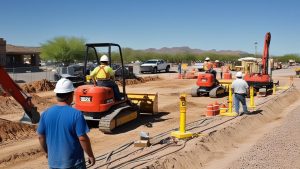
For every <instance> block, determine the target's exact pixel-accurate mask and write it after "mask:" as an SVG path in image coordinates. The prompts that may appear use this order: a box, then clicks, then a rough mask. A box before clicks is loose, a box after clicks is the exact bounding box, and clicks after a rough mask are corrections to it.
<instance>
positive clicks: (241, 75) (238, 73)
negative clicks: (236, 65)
mask: <svg viewBox="0 0 300 169" xmlns="http://www.w3.org/2000/svg"><path fill="white" fill-rule="evenodd" d="M235 77H243V73H242V72H236V74H235Z"/></svg>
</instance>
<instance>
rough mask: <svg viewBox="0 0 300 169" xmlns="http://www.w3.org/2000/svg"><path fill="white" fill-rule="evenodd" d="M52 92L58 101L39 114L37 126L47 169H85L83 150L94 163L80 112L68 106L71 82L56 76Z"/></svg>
mask: <svg viewBox="0 0 300 169" xmlns="http://www.w3.org/2000/svg"><path fill="white" fill-rule="evenodd" d="M54 92H55V93H56V97H57V101H58V103H57V104H56V105H54V106H52V107H50V108H49V109H47V110H46V111H45V112H44V113H43V114H42V115H41V119H40V122H39V126H38V129H37V133H38V136H39V141H40V144H41V146H42V149H43V151H44V152H45V153H46V156H47V157H48V163H49V168H86V164H85V159H84V152H85V153H86V154H87V155H88V160H89V163H90V164H91V165H94V164H95V157H94V154H93V151H92V147H91V143H90V139H89V137H88V136H87V133H88V132H89V131H90V130H89V128H88V126H87V123H86V121H85V119H84V117H83V115H82V113H81V112H80V111H78V110H76V109H74V108H72V107H71V106H70V105H71V103H72V102H73V95H74V87H73V84H72V82H71V81H70V80H68V79H65V78H62V79H60V80H59V81H58V82H57V84H56V86H55V89H54ZM83 151H84V152H83Z"/></svg>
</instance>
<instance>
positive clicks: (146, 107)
mask: <svg viewBox="0 0 300 169" xmlns="http://www.w3.org/2000/svg"><path fill="white" fill-rule="evenodd" d="M127 97H128V98H129V99H130V100H131V102H132V103H134V104H136V105H138V106H139V109H140V113H142V114H151V115H154V114H157V113H158V94H157V93H156V94H138V93H127Z"/></svg>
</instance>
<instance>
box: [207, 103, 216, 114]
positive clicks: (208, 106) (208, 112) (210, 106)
mask: <svg viewBox="0 0 300 169" xmlns="http://www.w3.org/2000/svg"><path fill="white" fill-rule="evenodd" d="M213 115H214V110H213V105H212V104H208V105H207V109H206V116H213Z"/></svg>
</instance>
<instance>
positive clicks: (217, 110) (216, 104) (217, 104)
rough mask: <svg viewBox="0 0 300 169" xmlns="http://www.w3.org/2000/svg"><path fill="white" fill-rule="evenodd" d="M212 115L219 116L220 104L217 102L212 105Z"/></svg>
mask: <svg viewBox="0 0 300 169" xmlns="http://www.w3.org/2000/svg"><path fill="white" fill-rule="evenodd" d="M213 113H214V116H216V115H219V114H220V104H219V103H218V102H217V101H216V102H215V103H214V104H213Z"/></svg>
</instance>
